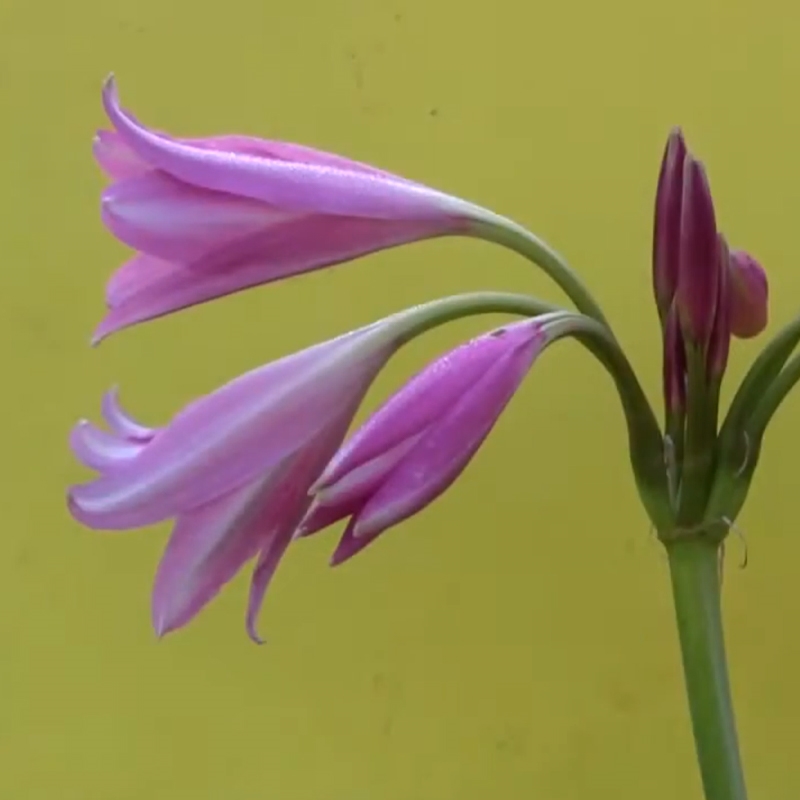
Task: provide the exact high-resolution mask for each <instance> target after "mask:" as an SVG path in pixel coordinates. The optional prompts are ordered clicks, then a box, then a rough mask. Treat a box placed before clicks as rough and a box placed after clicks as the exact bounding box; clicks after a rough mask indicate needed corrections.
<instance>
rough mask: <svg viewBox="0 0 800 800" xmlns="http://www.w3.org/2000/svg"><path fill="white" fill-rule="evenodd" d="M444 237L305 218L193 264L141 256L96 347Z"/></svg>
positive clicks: (435, 229)
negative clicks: (141, 326) (146, 325)
mask: <svg viewBox="0 0 800 800" xmlns="http://www.w3.org/2000/svg"><path fill="white" fill-rule="evenodd" d="M439 235H443V231H442V230H441V228H440V226H439V225H438V224H433V223H430V222H385V221H376V220H366V219H341V218H337V217H307V218H305V219H299V220H293V221H290V222H286V223H283V224H281V225H278V226H275V227H273V228H268V229H267V230H265V231H263V232H262V233H260V234H257V235H256V236H254V237H252V238H251V239H247V240H243V241H240V242H238V243H235V244H234V245H232V246H228V247H226V248H223V249H222V250H221V251H218V252H216V253H211V254H208V255H207V256H206V258H205V259H204V260H201V261H200V262H197V263H195V264H191V265H181V264H170V263H168V262H164V261H159V260H156V259H152V258H151V257H149V256H138V257H137V258H135V259H134V260H133V261H130V262H128V263H127V264H125V265H124V266H123V267H121V268H120V270H118V272H117V273H116V274H115V276H114V277H112V281H111V283H110V285H109V287H108V288H107V290H106V294H107V298H108V303H109V305H110V307H111V308H110V311H109V313H108V314H107V316H106V317H105V318H104V319H103V321H102V322H101V323H100V325H99V326H98V328H97V329H96V330H95V333H94V338H93V342H94V343H95V344H96V343H97V342H99V341H101V340H102V339H103V338H105V337H106V336H108V335H109V334H111V333H114V332H116V331H119V330H122V329H123V328H127V327H129V326H131V325H136V324H138V323H140V322H144V321H146V320H151V319H155V318H157V317H160V316H163V315H164V314H169V313H171V312H173V311H177V310H179V309H182V308H188V307H189V306H193V305H197V304H198V303H204V302H206V301H208V300H212V299H214V298H217V297H224V296H225V295H228V294H233V293H234V292H238V291H241V290H242V289H247V288H250V287H252V286H258V285H261V284H266V283H270V282H272V281H276V280H280V279H281V278H285V277H288V276H290V275H298V274H300V273H304V272H308V271H311V270H315V269H320V268H322V267H327V266H331V265H333V264H338V263H341V262H343V261H349V260H351V259H354V258H358V257H359V256H364V255H367V254H368V253H372V252H375V251H377V250H383V249H386V248H389V247H396V246H398V245H401V244H405V243H407V242H412V241H417V240H420V239H426V238H431V237H434V236H439Z"/></svg>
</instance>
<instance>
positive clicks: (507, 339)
mask: <svg viewBox="0 0 800 800" xmlns="http://www.w3.org/2000/svg"><path fill="white" fill-rule="evenodd" d="M539 336H540V334H539V323H538V322H536V321H535V320H524V321H522V322H519V323H515V324H513V325H508V326H505V327H503V328H499V329H497V330H494V331H490V332H489V333H486V334H483V335H482V336H478V337H476V338H474V339H472V340H471V341H469V342H466V343H465V344H462V345H460V346H459V347H456V348H455V349H453V350H451V351H450V352H448V353H446V354H445V355H444V356H442V357H440V358H438V359H437V360H436V361H434V362H432V363H431V364H429V365H427V366H426V367H425V368H424V369H422V370H421V371H420V372H418V373H417V374H416V375H415V376H414V377H413V378H411V380H410V381H408V383H406V384H405V385H404V386H403V387H402V389H400V391H399V392H397V393H396V394H394V395H393V396H392V397H391V398H389V400H388V401H387V402H386V403H384V404H383V405H382V406H381V407H380V408H379V409H378V410H377V411H376V412H375V413H374V414H373V415H372V416H371V417H370V418H369V419H368V420H367V422H366V423H364V425H362V426H361V427H360V428H359V429H358V431H356V433H355V434H353V436H351V437H350V439H348V441H347V442H346V443H345V445H344V447H343V448H342V449H341V450H340V451H339V452H338V453H337V454H336V456H335V457H334V458H333V459H332V461H331V463H330V464H329V465H328V467H327V468H326V470H325V472H324V473H323V475H322V477H321V478H320V480H319V482H318V484H317V486H316V487H315V490H316V491H319V490H320V489H325V490H327V489H328V487H331V486H332V485H334V484H336V483H337V482H339V481H340V480H341V479H342V477H343V476H344V475H346V474H347V473H350V472H352V471H353V470H355V469H356V468H358V467H360V466H361V465H362V464H366V463H368V462H370V461H373V460H374V459H376V458H378V457H380V456H381V455H382V454H385V453H386V452H388V451H390V450H392V449H393V448H394V447H396V446H397V445H399V444H401V443H402V442H404V441H407V440H408V439H409V438H411V437H414V436H418V435H419V433H420V432H421V431H423V430H425V429H427V427H428V426H429V425H431V423H432V422H434V421H435V420H437V419H439V418H440V417H442V415H443V414H445V413H446V412H447V411H448V409H450V408H451V407H452V406H453V404H454V403H456V402H457V401H458V399H459V398H461V397H462V396H463V395H464V394H466V393H468V392H469V391H470V389H471V388H472V386H473V385H474V384H475V383H476V381H478V380H479V379H480V378H481V377H483V375H485V374H486V371H487V370H488V369H490V368H491V367H492V365H494V364H495V363H497V360H498V359H499V358H502V357H503V356H504V355H505V354H507V353H508V352H509V350H510V349H512V348H514V347H516V346H517V345H519V344H528V343H530V342H531V341H532V340H534V339H537V338H538V337H539Z"/></svg>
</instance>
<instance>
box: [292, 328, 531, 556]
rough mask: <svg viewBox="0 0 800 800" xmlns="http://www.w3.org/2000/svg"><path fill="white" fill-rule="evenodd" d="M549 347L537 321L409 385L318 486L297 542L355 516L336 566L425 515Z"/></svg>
mask: <svg viewBox="0 0 800 800" xmlns="http://www.w3.org/2000/svg"><path fill="white" fill-rule="evenodd" d="M545 343H546V334H545V332H544V330H543V328H542V325H541V324H540V323H539V322H538V321H537V320H536V319H533V320H525V321H523V322H519V323H515V324H512V325H508V326H506V327H504V328H500V329H498V330H495V331H493V332H491V333H488V334H485V335H483V336H479V337H478V338H476V339H473V340H472V341H470V342H468V343H466V344H464V345H462V346H460V347H458V348H456V349H455V350H453V351H452V352H450V353H447V354H446V355H445V356H443V357H441V358H439V359H438V360H437V361H435V362H433V363H432V364H430V365H429V366H428V367H426V368H425V369H424V370H423V371H422V372H420V373H418V374H417V375H416V376H415V377H414V378H412V379H411V381H410V382H409V383H407V384H406V385H405V386H404V387H403V388H402V389H401V390H400V391H399V392H398V393H397V394H395V395H394V396H393V397H391V398H390V399H389V400H388V402H386V403H385V404H384V405H383V406H382V407H381V408H380V409H379V410H378V411H377V412H376V413H375V414H374V415H373V416H372V417H371V418H370V419H369V420H368V421H367V422H366V423H365V425H364V426H363V427H361V428H360V429H359V430H358V431H357V432H356V433H355V434H354V435H353V436H352V437H351V438H350V439H349V441H348V442H347V443H346V444H345V445H344V446H343V448H342V449H341V450H340V451H339V452H338V453H337V455H336V456H335V458H334V459H333V460H332V461H331V463H330V464H329V465H328V467H327V468H326V470H325V472H324V473H323V474H322V476H321V477H320V479H319V480H318V481H317V482H316V484H315V486H314V488H313V490H312V491H313V492H314V494H315V499H314V503H313V505H312V507H311V508H310V509H309V511H308V514H307V516H306V518H305V520H304V521H303V523H302V525H301V528H300V531H299V534H300V535H309V534H311V533H314V532H316V531H318V530H321V529H322V528H324V527H327V526H328V525H330V524H331V523H333V522H336V521H337V520H340V519H343V518H345V517H350V522H349V524H348V526H347V528H346V530H345V532H344V535H343V537H342V539H341V541H340V543H339V546H338V548H337V549H336V552H335V553H334V555H333V559H332V563H334V564H338V563H340V562H342V561H344V560H346V559H348V558H350V557H351V556H353V555H355V553H357V552H359V551H360V550H361V549H363V548H364V547H365V546H366V545H367V544H369V543H370V542H372V541H374V540H375V538H376V537H377V536H378V535H379V534H380V533H382V532H383V531H385V530H386V529H387V528H389V527H391V526H392V525H396V524H397V523H398V522H401V521H402V520H404V519H406V518H408V517H409V516H411V515H412V514H415V513H417V512H418V511H420V510H421V509H423V508H425V506H427V505H428V504H429V503H430V502H431V501H433V500H434V499H435V498H436V497H438V496H439V495H440V494H442V492H444V491H445V490H446V489H447V488H448V487H449V486H450V485H451V484H452V483H453V481H454V480H455V479H456V478H457V477H458V476H459V475H460V474H461V472H462V471H463V470H464V469H465V467H466V466H467V464H469V462H470V460H471V459H472V457H473V456H474V455H475V453H476V452H477V450H478V448H479V447H480V446H481V444H482V443H483V441H484V439H485V438H486V436H487V435H488V434H489V432H490V431H491V429H492V427H493V426H494V424H495V422H496V421H497V419H498V417H499V415H500V414H501V412H502V411H503V409H504V408H505V407H506V405H507V404H508V402H509V400H510V399H511V397H512V396H513V395H514V392H515V391H516V390H517V388H518V387H519V385H520V383H521V381H522V379H523V378H524V377H525V375H526V374H527V372H528V369H529V368H530V366H531V364H532V363H533V361H534V359H535V358H536V356H537V355H538V353H539V352H540V351H541V349H542V348H543V347H544V345H545Z"/></svg>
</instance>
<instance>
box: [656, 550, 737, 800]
mask: <svg viewBox="0 0 800 800" xmlns="http://www.w3.org/2000/svg"><path fill="white" fill-rule="evenodd" d="M666 547H667V553H668V554H669V566H670V574H671V576H672V593H673V597H674V600H675V613H676V616H677V621H678V635H679V638H680V644H681V654H682V657H683V671H684V676H685V678H686V692H687V694H688V697H689V710H690V712H691V716H692V728H693V730H694V740H695V748H696V750H697V758H698V761H699V762H700V773H701V775H702V779H703V789H704V790H705V796H706V800H747V790H746V788H745V784H744V774H743V772H742V764H741V760H740V758H739V743H738V740H737V736H736V723H735V720H734V714H733V705H732V701H731V690H730V682H729V680H728V668H727V663H726V659H725V642H724V638H723V633H722V609H721V602H720V580H719V560H718V545H717V544H715V543H713V542H709V541H707V540H704V539H702V538H687V539H679V540H677V541H672V542H669V543H667V545H666Z"/></svg>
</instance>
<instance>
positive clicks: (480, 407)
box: [353, 338, 542, 538]
mask: <svg viewBox="0 0 800 800" xmlns="http://www.w3.org/2000/svg"><path fill="white" fill-rule="evenodd" d="M541 346H542V338H531V339H530V340H529V341H528V342H526V343H523V344H518V345H515V347H514V348H513V349H512V350H510V351H507V352H506V353H505V354H503V355H502V356H500V357H499V358H498V360H497V362H496V363H495V364H494V366H492V367H490V368H489V369H488V370H487V371H486V373H485V374H484V375H483V377H482V378H480V379H479V380H478V381H477V382H476V383H475V385H474V386H473V387H472V388H471V389H470V390H469V391H468V392H467V393H466V394H464V396H463V397H462V398H461V399H460V400H459V401H458V402H456V403H455V405H454V406H453V408H452V409H451V410H450V411H449V412H448V413H447V414H446V415H445V416H444V417H443V418H442V419H441V420H440V421H439V422H438V423H437V424H435V425H433V426H431V428H430V429H429V430H428V432H427V433H426V434H425V435H424V436H423V437H422V438H421V439H420V441H419V442H418V443H417V445H416V446H415V447H414V449H413V450H412V451H411V452H410V453H409V454H408V455H407V456H406V457H405V458H404V459H403V461H402V462H401V463H400V465H399V466H398V467H397V468H396V469H395V470H394V471H393V472H392V473H391V474H390V475H389V477H388V478H387V480H386V482H385V483H384V484H383V485H382V486H381V487H380V488H379V489H378V491H377V492H376V493H375V494H374V495H373V496H372V497H371V498H370V499H369V501H368V502H367V503H366V505H365V506H364V508H362V509H361V511H360V512H359V513H358V514H357V516H356V518H355V526H354V529H353V533H354V535H355V536H356V537H359V538H360V537H361V536H371V535H376V534H378V533H380V532H382V531H384V530H386V529H387V528H388V527H390V526H392V525H396V524H397V523H398V522H401V521H402V520H404V519H407V518H408V517H410V516H411V515H413V514H416V513H417V512H418V511H421V510H422V509H423V508H425V506H427V505H428V504H429V503H430V502H431V501H433V500H434V499H435V498H437V497H438V496H439V495H441V494H442V493H443V492H444V491H445V490H446V489H447V488H448V487H449V486H450V485H451V484H452V483H453V481H454V480H455V479H456V478H457V477H458V476H459V475H460V474H461V473H462V472H463V470H464V469H465V468H466V466H467V464H469V462H470V460H471V459H472V457H473V456H474V455H475V453H476V452H477V450H478V448H479V447H480V446H481V444H482V443H483V441H484V440H485V438H486V437H487V436H488V434H489V432H490V431H491V429H492V428H493V427H494V425H495V423H496V422H497V419H498V417H499V416H500V414H501V413H502V411H503V409H504V408H505V407H506V405H507V404H508V402H509V400H510V399H511V398H512V397H513V395H514V392H515V391H516V390H517V388H518V387H519V384H520V382H521V381H522V379H523V378H524V377H525V374H526V373H527V371H528V369H529V368H530V366H531V364H532V363H533V360H534V358H535V357H536V355H537V354H538V353H539V352H540V350H541Z"/></svg>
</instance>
